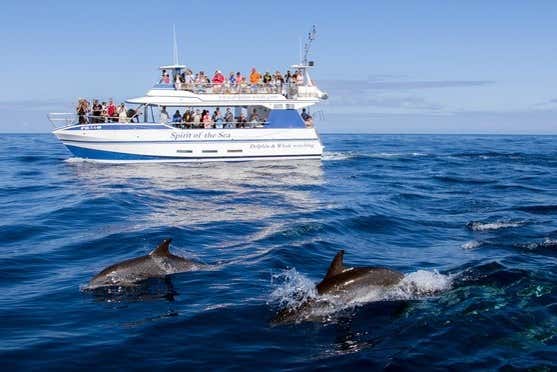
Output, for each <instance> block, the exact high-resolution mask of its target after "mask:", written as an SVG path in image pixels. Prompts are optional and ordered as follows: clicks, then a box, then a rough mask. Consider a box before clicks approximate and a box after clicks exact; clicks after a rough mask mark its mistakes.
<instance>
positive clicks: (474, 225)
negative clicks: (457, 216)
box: [466, 221, 526, 231]
mask: <svg viewBox="0 0 557 372" xmlns="http://www.w3.org/2000/svg"><path fill="white" fill-rule="evenodd" d="M525 224H526V222H524V221H494V222H480V221H470V222H468V223H467V224H466V227H467V228H469V229H470V230H472V231H493V230H500V229H509V228H513V227H520V226H523V225H525Z"/></svg>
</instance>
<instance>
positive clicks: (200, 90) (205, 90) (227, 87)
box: [155, 82, 299, 96]
mask: <svg viewBox="0 0 557 372" xmlns="http://www.w3.org/2000/svg"><path fill="white" fill-rule="evenodd" d="M157 85H164V86H168V87H174V89H176V90H185V91H190V92H193V93H196V94H282V95H284V96H295V95H297V94H298V86H299V85H298V84H295V83H283V84H280V83H278V84H277V83H258V84H251V83H240V84H230V83H229V82H224V83H222V84H217V83H174V84H165V83H162V84H156V85H155V87H156V86H157Z"/></svg>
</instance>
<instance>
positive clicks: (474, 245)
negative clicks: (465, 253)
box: [461, 240, 483, 250]
mask: <svg viewBox="0 0 557 372" xmlns="http://www.w3.org/2000/svg"><path fill="white" fill-rule="evenodd" d="M481 245H483V243H482V242H480V241H477V240H470V241H469V242H466V243H464V244H462V245H461V247H462V249H466V250H472V249H476V248H478V247H480V246H481Z"/></svg>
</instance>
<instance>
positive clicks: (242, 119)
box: [236, 112, 248, 128]
mask: <svg viewBox="0 0 557 372" xmlns="http://www.w3.org/2000/svg"><path fill="white" fill-rule="evenodd" d="M247 122H248V121H247V119H246V116H245V115H244V113H243V112H241V113H240V116H239V117H238V122H237V123H236V128H245V127H246V124H247Z"/></svg>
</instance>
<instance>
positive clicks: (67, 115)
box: [46, 112, 77, 128]
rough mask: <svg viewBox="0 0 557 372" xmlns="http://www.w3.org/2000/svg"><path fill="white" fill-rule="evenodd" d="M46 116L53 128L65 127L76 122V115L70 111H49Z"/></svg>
mask: <svg viewBox="0 0 557 372" xmlns="http://www.w3.org/2000/svg"><path fill="white" fill-rule="evenodd" d="M46 116H47V118H48V121H50V123H51V124H52V126H53V127H54V128H61V127H67V126H70V125H73V124H75V123H77V115H76V114H74V113H71V112H51V113H49V114H47V115H46Z"/></svg>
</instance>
